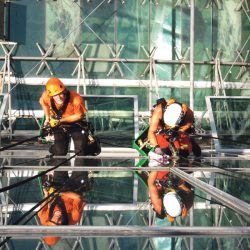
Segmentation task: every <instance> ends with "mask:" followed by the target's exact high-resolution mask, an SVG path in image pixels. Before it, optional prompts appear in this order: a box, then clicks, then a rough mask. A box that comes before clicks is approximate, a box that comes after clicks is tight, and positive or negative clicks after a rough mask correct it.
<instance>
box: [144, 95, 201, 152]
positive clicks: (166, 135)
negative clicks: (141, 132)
mask: <svg viewBox="0 0 250 250" xmlns="http://www.w3.org/2000/svg"><path fill="white" fill-rule="evenodd" d="M193 124H194V113H193V111H192V110H191V109H190V108H189V107H188V106H187V105H186V104H181V103H179V102H177V101H176V100H175V99H170V100H169V101H168V102H166V100H165V99H164V98H161V99H159V100H157V104H156V105H155V107H154V109H153V113H152V117H151V119H150V126H149V130H148V139H149V142H150V145H151V146H152V147H153V148H157V147H158V148H160V149H161V151H160V150H159V149H158V150H157V151H156V153H157V152H160V154H164V153H165V154H167V155H179V156H182V157H187V156H188V155H189V154H190V153H191V152H193V153H194V155H195V156H200V155H201V149H200V147H199V145H197V144H196V142H195V141H194V139H192V138H190V136H189V134H190V133H191V132H192V128H193Z"/></svg>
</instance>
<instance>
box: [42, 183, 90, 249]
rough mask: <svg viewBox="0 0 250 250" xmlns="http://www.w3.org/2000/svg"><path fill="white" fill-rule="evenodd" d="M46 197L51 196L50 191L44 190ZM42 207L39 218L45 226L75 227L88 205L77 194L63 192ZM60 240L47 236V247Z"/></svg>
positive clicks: (56, 237) (45, 239)
mask: <svg viewBox="0 0 250 250" xmlns="http://www.w3.org/2000/svg"><path fill="white" fill-rule="evenodd" d="M44 195H45V197H47V196H48V195H49V191H48V189H46V188H44ZM46 203H47V202H44V204H42V205H41V207H42V209H41V211H40V212H39V213H38V217H39V219H40V222H41V224H42V225H43V226H57V225H75V224H76V223H78V222H79V221H80V219H81V216H82V213H83V208H84V206H85V205H86V202H85V200H84V198H83V197H82V196H81V195H80V194H78V193H75V192H71V191H67V192H61V193H60V194H59V195H58V196H56V197H55V198H52V200H51V201H50V202H49V203H48V204H46ZM59 240H60V237H58V236H45V237H44V241H45V242H46V243H47V245H55V244H56V243H57V242H58V241H59Z"/></svg>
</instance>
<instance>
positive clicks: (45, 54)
mask: <svg viewBox="0 0 250 250" xmlns="http://www.w3.org/2000/svg"><path fill="white" fill-rule="evenodd" d="M36 46H37V47H38V49H39V51H40V53H41V55H42V59H41V63H40V66H39V68H38V70H37V72H36V75H39V74H40V73H41V72H42V71H43V70H44V69H45V68H47V69H48V70H49V73H50V75H51V76H52V75H54V72H53V71H52V69H51V67H50V66H49V64H48V62H47V58H48V57H50V56H51V55H52V54H53V52H54V49H55V44H53V43H51V44H50V46H49V48H48V50H47V51H45V50H44V49H43V48H42V47H41V45H40V44H39V43H36Z"/></svg>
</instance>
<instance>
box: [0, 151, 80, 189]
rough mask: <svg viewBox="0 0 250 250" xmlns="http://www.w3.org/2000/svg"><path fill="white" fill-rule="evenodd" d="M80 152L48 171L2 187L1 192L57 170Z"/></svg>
mask: <svg viewBox="0 0 250 250" xmlns="http://www.w3.org/2000/svg"><path fill="white" fill-rule="evenodd" d="M80 152H81V151H79V152H77V153H75V154H74V155H73V156H71V157H69V158H67V159H66V160H64V161H62V162H61V163H59V164H57V165H56V166H55V167H52V168H50V169H48V170H46V171H42V172H41V173H39V174H37V175H34V176H32V177H29V178H27V179H25V180H23V181H20V182H17V183H14V184H12V185H9V186H7V187H3V188H1V189H0V193H2V192H5V191H7V190H11V189H13V188H15V187H18V186H20V185H22V184H25V183H27V182H29V181H31V180H34V179H36V178H38V177H41V176H43V175H45V174H47V173H48V172H50V171H52V170H55V169H56V168H58V167H60V166H61V165H63V164H64V163H66V162H68V161H69V160H71V159H72V158H74V157H76V156H77V155H78V154H79V153H80Z"/></svg>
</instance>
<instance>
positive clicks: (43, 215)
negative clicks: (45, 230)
mask: <svg viewBox="0 0 250 250" xmlns="http://www.w3.org/2000/svg"><path fill="white" fill-rule="evenodd" d="M38 217H39V219H40V222H41V224H42V225H46V223H47V221H48V220H49V207H48V205H46V206H45V207H43V208H42V209H41V211H40V212H39V213H38Z"/></svg>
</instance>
